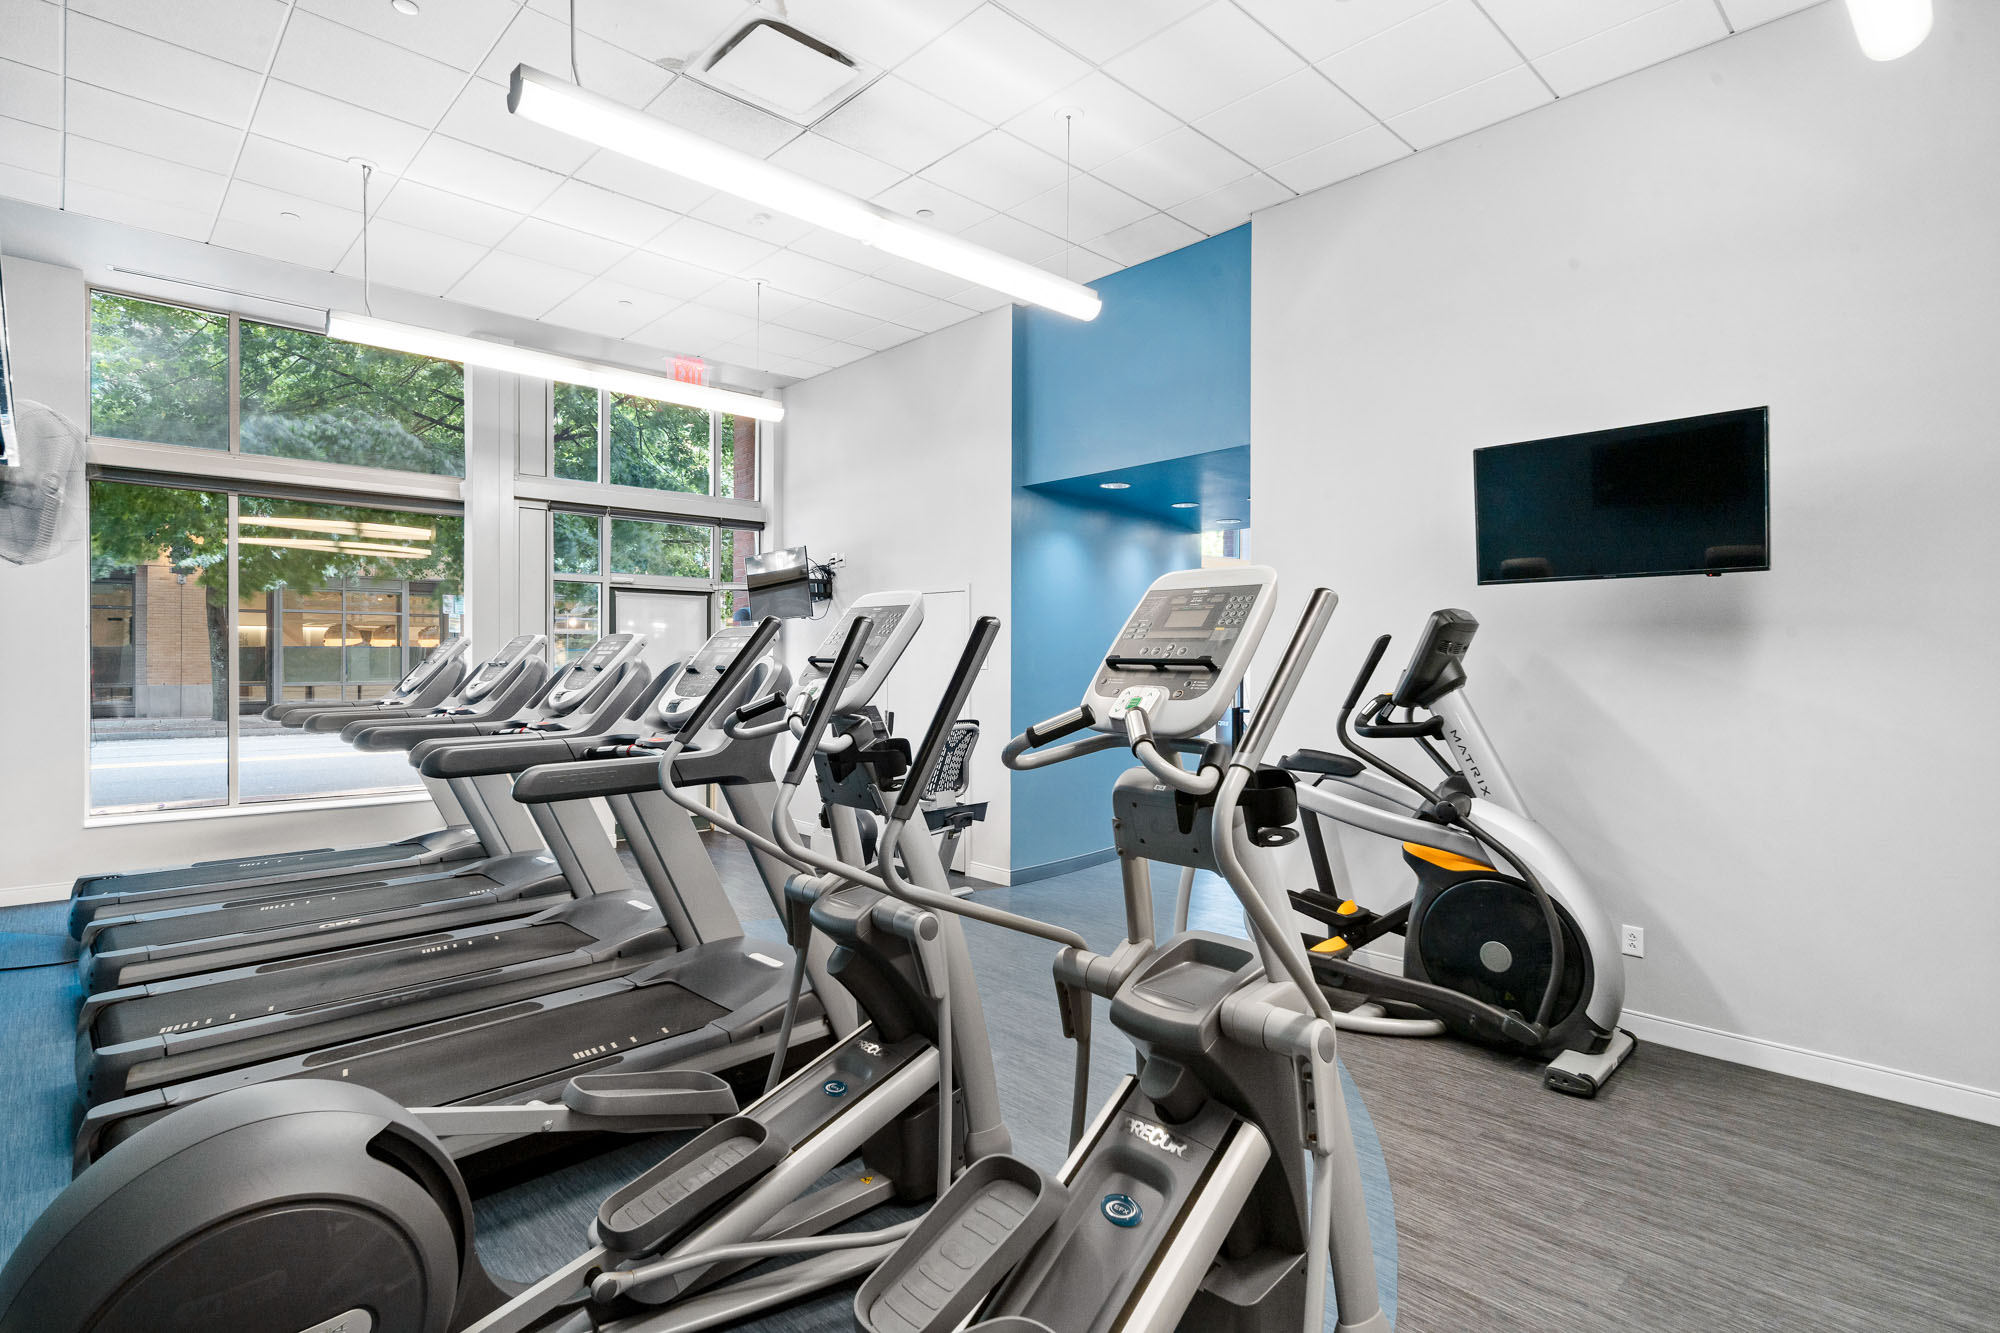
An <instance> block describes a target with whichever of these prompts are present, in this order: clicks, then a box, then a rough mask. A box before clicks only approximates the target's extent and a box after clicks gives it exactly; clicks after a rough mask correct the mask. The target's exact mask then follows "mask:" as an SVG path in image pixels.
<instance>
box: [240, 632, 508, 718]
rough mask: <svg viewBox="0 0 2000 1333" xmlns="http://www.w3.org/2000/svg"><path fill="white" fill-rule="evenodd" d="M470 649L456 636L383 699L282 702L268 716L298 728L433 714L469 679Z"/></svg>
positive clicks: (381, 697) (267, 713)
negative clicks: (345, 717)
mask: <svg viewBox="0 0 2000 1333" xmlns="http://www.w3.org/2000/svg"><path fill="white" fill-rule="evenodd" d="M470 647H471V641H470V640H468V639H467V638H466V637H465V636H464V635H463V634H454V635H452V636H451V637H450V638H448V639H446V640H444V641H443V642H442V643H440V644H438V646H437V647H436V648H434V649H432V650H431V654H430V656H429V657H426V658H425V659H424V660H423V661H421V662H419V663H417V664H416V665H415V666H414V667H411V668H410V673H409V674H408V675H406V676H404V677H403V678H402V679H401V680H399V681H397V682H396V684H395V687H394V688H393V689H391V690H390V691H389V692H388V693H387V694H384V695H382V696H380V697H379V698H375V699H318V700H311V699H280V700H279V701H278V702H277V703H274V704H272V705H271V706H270V707H269V708H266V709H265V710H264V716H265V717H266V718H267V719H269V720H270V721H272V722H279V723H282V724H284V725H285V726H288V727H298V726H303V725H305V720H306V719H307V718H309V717H311V716H313V715H314V714H316V713H332V712H342V711H345V712H357V711H359V710H361V709H364V708H365V709H381V710H387V709H391V708H406V707H415V708H422V709H424V710H425V711H429V710H430V709H433V708H436V707H437V706H438V705H439V704H441V703H443V702H444V700H445V698H446V697H447V696H448V695H450V694H451V693H452V692H453V691H455V690H457V689H458V686H459V683H460V682H461V681H463V680H464V679H465V657H466V652H467V650H468V649H469V648H470Z"/></svg>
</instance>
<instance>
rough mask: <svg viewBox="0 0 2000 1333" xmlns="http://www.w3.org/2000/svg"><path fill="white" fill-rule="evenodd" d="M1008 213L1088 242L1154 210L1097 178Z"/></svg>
mask: <svg viewBox="0 0 2000 1333" xmlns="http://www.w3.org/2000/svg"><path fill="white" fill-rule="evenodd" d="M1246 170H1247V168H1246ZM1008 211H1009V212H1011V213H1012V214H1013V215H1014V216H1015V217H1017V218H1019V219H1021V221H1023V222H1025V223H1027V224H1029V225H1030V226H1034V227H1040V228H1041V229H1042V230H1043V231H1046V232H1049V233H1051V234H1052V235H1055V236H1058V237H1066V238H1068V239H1070V240H1088V239H1089V238H1090V237H1092V236H1102V235H1103V234H1104V233H1105V232H1107V231H1116V230H1118V228H1120V227H1123V226H1125V225H1126V224H1128V223H1132V222H1137V221H1138V220H1139V219H1140V218H1142V217H1145V216H1146V215H1147V214H1148V213H1151V212H1152V211H1153V206H1152V205H1151V204H1148V203H1144V202H1142V201H1140V200H1138V199H1134V198H1133V197H1132V196H1131V195H1129V194H1127V193H1125V192H1124V191H1123V190H1120V189H1117V188H1115V187H1113V186H1110V185H1106V184H1105V183H1104V182H1103V181H1101V180H1099V179H1098V178H1097V177H1095V176H1078V177H1077V178H1076V179H1075V180H1073V181H1070V182H1069V183H1068V184H1067V185H1058V186H1057V187H1056V188H1055V189H1053V190H1048V191H1045V192H1043V193H1041V194H1038V195H1036V196H1035V197H1034V198H1033V199H1030V200H1029V201H1028V202H1027V203H1025V204H1022V205H1021V206H1020V207H1019V208H1015V209H1010V210H1008Z"/></svg>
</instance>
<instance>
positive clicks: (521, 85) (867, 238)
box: [507, 65, 1104, 319]
mask: <svg viewBox="0 0 2000 1333" xmlns="http://www.w3.org/2000/svg"><path fill="white" fill-rule="evenodd" d="M507 109H508V110H509V111H511V112H513V113H514V114H515V115H517V116H521V117H523V118H524V119H527V120H532V121H534V122H535V123H536V124H538V125H546V126H547V127H548V128H550V129H552V130H560V131H562V132H563V133H564V134H569V135H574V136H575V137H576V138H579V139H582V140H584V141H585V142H587V143H594V144H596V145H597V146H599V147H600V148H608V149H610V150H611V151H612V152H614V153H618V154H621V155H623V156H625V157H629V158H632V159H633V160H634V161H638V162H644V163H646V164H647V165H649V166H655V167H659V168H660V169H662V170H664V171H671V172H672V173H673V174H674V175H676V176H683V177H686V178H687V179H688V180H691V181H696V182H699V183H700V184H702V185H706V186H709V187H710V188H711V189H716V190H721V191H722V192H723V193H725V194H733V195H735V196H736V197H737V198H738V199H745V200H748V201H749V202H751V203H753V204H761V205H762V206H763V207H765V208H768V209H770V210H772V211H773V212H776V213H784V214H788V215H789V216H791V217H795V218H797V219H799V220H800V221H801V222H809V223H811V224H812V225H814V226H816V227H824V228H826V229H827V230H828V231H831V232H837V233H839V234H840V235H842V236H845V237H847V238H848V239H850V240H855V241H859V242H861V243H862V244H863V245H872V246H874V247H875V248H876V249H877V250H880V251H882V252H883V253H884V254H891V255H896V256H897V257H899V258H902V259H907V260H910V261H911V262H912V263H917V264H922V265H923V266H924V267H926V268H934V269H936V270H937V271H938V272H940V273H949V274H951V275H952V276H954V277H958V278H963V279H964V280H965V281H967V282H971V283H977V284H978V285H979V286H981V287H990V288H992V289H993V290H994V291H996V292H1000V293H1003V294H1004V295H1007V296H1011V297H1013V298H1014V299H1016V300H1018V301H1023V302H1025V303H1027V304H1029V305H1038V306H1045V307H1047V308H1048V309H1050V310H1054V311H1057V312H1059V313H1061V314H1065V315H1070V316H1073V317H1075V318H1077V319H1095V318H1097V312H1098V311H1099V310H1101V309H1102V308H1103V305H1104V303H1103V302H1102V301H1100V300H1099V299H1098V297H1097V293H1096V292H1094V291H1092V290H1091V289H1090V288H1088V287H1085V286H1083V285H1082V284H1081V283H1075V282H1071V281H1069V280H1068V279H1067V278H1059V277H1057V276H1056V275H1055V274H1053V273H1050V272H1048V271H1046V270H1044V269H1039V268H1036V267H1035V266H1034V265H1033V264H1028V263H1023V262H1022V261H1021V260H1018V259H1015V258H1013V257H1012V256H1010V255H1003V254H1000V253H998V252H997V251H993V250H988V249H987V248H986V247H985V246H981V245H974V244H972V243H971V242H969V241H962V240H960V239H959V238H958V237H956V236H948V235H946V234H945V233H943V232H941V231H935V230H933V229H931V228H929V227H926V226H924V225H923V224H921V223H918V222H912V221H911V220H910V219H908V218H904V217H898V216H897V215H896V214H894V213H891V212H889V211H887V210H886V209H882V208H877V207H876V206H875V205H873V204H870V203H865V202H863V201H862V200H859V199H856V198H855V197H854V196H853V195H851V194H843V193H842V192H841V191H839V190H836V189H833V188H831V187H829V186H825V185H821V184H820V183H819V182H818V181H814V180H808V179H807V178H806V177H804V176H800V175H798V174H796V173H794V172H790V171H786V170H785V169H784V168H783V167H777V166H773V165H771V164H770V163H769V162H766V161H764V160H763V159H762V158H757V157H752V156H750V155H749V154H748V153H739V152H737V151H736V150H735V149H733V148H726V147H724V146H723V145H721V144H719V143H716V142H714V141H713V140H711V139H704V138H702V137H701V136H700V135H699V134H693V133H690V132H689V131H687V130H684V129H681V128H680V127H678V126H675V125H669V124H667V123H666V122H665V121H662V120H657V119H655V118H653V117H652V116H648V115H646V114H644V113H643V112H639V111H634V110H633V109H632V108H631V107H628V106H624V105H622V104H620V103H618V102H614V101H612V100H611V99H610V98H608V97H603V96H600V95H598V94H597V93H593V92H587V91H585V90H584V89H582V88H579V87H577V86H576V85H575V84H572V83H569V82H567V81H565V80H563V79H558V78H556V77H555V76H553V75H550V74H544V73H543V72H542V71H541V70H538V69H532V68H530V67H529V66H527V65H516V66H515V67H514V78H513V82H512V84H511V85H510V86H509V88H508V90H507Z"/></svg>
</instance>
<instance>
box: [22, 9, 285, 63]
mask: <svg viewBox="0 0 2000 1333" xmlns="http://www.w3.org/2000/svg"><path fill="white" fill-rule="evenodd" d="M60 2H61V5H62V9H63V18H64V20H65V26H67V20H68V18H69V8H70V7H69V0H60ZM280 3H282V4H285V5H286V6H287V8H289V7H290V4H291V0H280ZM83 17H85V18H87V19H89V20H90V21H91V22H92V23H102V24H103V25H104V26H105V27H107V28H116V29H118V30H119V31H120V32H124V33H130V34H131V35H132V36H134V37H138V38H140V39H142V40H144V41H148V42H158V43H159V44H160V45H161V46H171V47H173V48H174V50H176V51H186V52H187V53H188V54H190V55H197V56H201V57H202V58H203V59H205V60H213V61H214V62H215V63H216V64H218V65H227V66H229V67H230V68H231V69H240V70H242V71H243V72H244V73H245V74H248V73H251V72H252V70H251V68H250V66H248V65H239V64H237V63H236V62H235V61H234V60H226V59H224V58H223V57H221V56H219V55H216V54H215V53H214V52H213V51H204V50H202V49H201V48H200V47H198V46H186V45H183V44H182V43H180V42H177V41H175V40H174V39H173V38H171V37H162V36H160V35H158V34H157V33H151V32H146V31H143V30H142V29H139V28H134V27H130V26H128V25H126V24H123V23H120V22H119V21H118V20H117V19H111V18H105V17H104V16H103V15H102V14H84V15H83Z"/></svg>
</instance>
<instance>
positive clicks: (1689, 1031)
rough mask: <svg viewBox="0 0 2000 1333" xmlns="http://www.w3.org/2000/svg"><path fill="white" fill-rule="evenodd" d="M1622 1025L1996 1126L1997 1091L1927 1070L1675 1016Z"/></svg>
mask: <svg viewBox="0 0 2000 1333" xmlns="http://www.w3.org/2000/svg"><path fill="white" fill-rule="evenodd" d="M1623 1024H1624V1026H1625V1027H1626V1028H1628V1029H1630V1030H1631V1032H1632V1035H1633V1036H1635V1037H1637V1038H1639V1039H1640V1040H1641V1041H1652V1042H1658V1043H1659V1044H1660V1045H1662V1046H1671V1047H1673V1048H1674V1049H1675V1050H1680V1051H1692V1052H1694V1053H1695V1054H1696V1055H1707V1056H1712V1057H1713V1058H1715V1059H1717V1060H1727V1061H1729V1062H1730V1063H1731V1064H1738V1065H1748V1066H1749V1067H1750V1068H1752V1069H1764V1070H1768V1071H1770V1072H1771V1073H1773V1074H1786V1075H1789V1076H1790V1077H1792V1078H1802V1079H1805V1080H1806V1081H1808V1082H1811V1083H1824V1084H1826V1085H1827V1086H1828V1087H1833V1088H1845V1089H1846V1090H1847V1091H1849V1092H1859V1093H1863V1094H1865V1095H1867V1096H1870V1097H1880V1098H1882V1099H1883V1100H1884V1101H1891V1102H1901V1103H1902V1104H1903V1105H1905V1106H1916V1107H1921V1108H1922V1109H1924V1110H1926V1111H1939V1112H1942V1113H1943V1114H1945V1115H1955V1116H1959V1117H1961V1118H1963V1119H1966V1120H1976V1121H1978V1122H1980V1123H1981V1124H1985V1125H2000V1092H1995V1091H1992V1090H1990V1089H1987V1088H1975V1087H1973V1086H1971V1085H1970V1084H1966V1083H1951V1082H1947V1081H1946V1080H1944V1079H1941V1078H1932V1077H1931V1076H1930V1075H1928V1074H1914V1073H1911V1072H1910V1071H1908V1070H1904V1069H1890V1068H1888V1067H1887V1066H1886V1065H1875V1064H1869V1063H1868V1062H1867V1061H1865V1060H1854V1059H1850V1058H1849V1057H1847V1056H1844V1055H1829V1054H1827V1053H1826V1052H1825V1051H1811V1050H1807V1049H1806V1048H1805V1047H1803V1046H1791V1045H1787V1044H1786V1043H1784V1042H1781V1041H1769V1040H1766V1039H1765V1038H1763V1037H1746V1036H1744V1035H1743V1034H1741V1033H1738V1032H1724V1031H1722V1030H1721V1029H1720V1028H1712V1027H1704V1026H1703V1025H1702V1024H1700V1023H1688V1022H1684V1021H1682V1020H1681V1019H1678V1018H1662V1017H1660V1016H1659V1015H1658V1014H1642V1013H1636V1012H1634V1011H1633V1010H1630V1009H1627V1010H1626V1011H1625V1017H1624V1020H1623Z"/></svg>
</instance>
